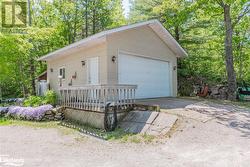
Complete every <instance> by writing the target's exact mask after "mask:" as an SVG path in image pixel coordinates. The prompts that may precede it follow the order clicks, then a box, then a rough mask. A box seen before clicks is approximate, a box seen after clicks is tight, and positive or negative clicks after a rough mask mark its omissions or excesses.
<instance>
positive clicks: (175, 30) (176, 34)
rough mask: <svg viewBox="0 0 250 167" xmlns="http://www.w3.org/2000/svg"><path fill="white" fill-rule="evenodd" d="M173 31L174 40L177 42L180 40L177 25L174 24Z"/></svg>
mask: <svg viewBox="0 0 250 167" xmlns="http://www.w3.org/2000/svg"><path fill="white" fill-rule="evenodd" d="M174 32H175V40H176V41H177V42H179V41H180V31H179V26H175V29H174Z"/></svg>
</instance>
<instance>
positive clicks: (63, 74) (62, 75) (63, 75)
mask: <svg viewBox="0 0 250 167" xmlns="http://www.w3.org/2000/svg"><path fill="white" fill-rule="evenodd" d="M59 76H61V77H62V79H65V68H64V67H63V68H60V69H59Z"/></svg>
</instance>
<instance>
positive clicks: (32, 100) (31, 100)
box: [23, 96, 45, 107]
mask: <svg viewBox="0 0 250 167" xmlns="http://www.w3.org/2000/svg"><path fill="white" fill-rule="evenodd" d="M43 104H45V102H44V98H43V97H40V96H29V97H28V98H27V99H26V100H25V101H24V103H23V105H24V106H25V107H37V106H40V105H43Z"/></svg>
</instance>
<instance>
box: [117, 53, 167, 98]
mask: <svg viewBox="0 0 250 167" xmlns="http://www.w3.org/2000/svg"><path fill="white" fill-rule="evenodd" d="M118 76H119V79H118V80H119V84H132V85H137V90H136V98H156V97H168V96H171V95H172V92H171V85H172V78H170V68H169V62H167V61H162V60H156V59H153V58H145V57H140V56H136V55H129V54H119V59H118Z"/></svg>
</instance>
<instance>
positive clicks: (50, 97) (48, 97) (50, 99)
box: [44, 90, 57, 106]
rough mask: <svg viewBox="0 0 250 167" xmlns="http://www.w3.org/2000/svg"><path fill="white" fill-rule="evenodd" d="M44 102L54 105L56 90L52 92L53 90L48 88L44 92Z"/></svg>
mask: <svg viewBox="0 0 250 167" xmlns="http://www.w3.org/2000/svg"><path fill="white" fill-rule="evenodd" d="M44 98H45V104H51V105H53V106H55V105H56V102H57V96H56V92H54V91H53V90H48V91H47V92H46V93H45V97H44Z"/></svg>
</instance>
